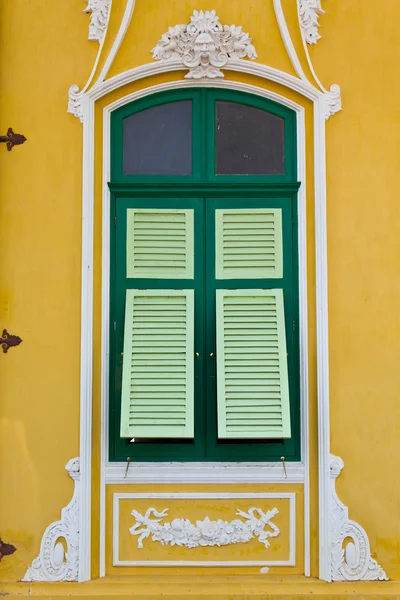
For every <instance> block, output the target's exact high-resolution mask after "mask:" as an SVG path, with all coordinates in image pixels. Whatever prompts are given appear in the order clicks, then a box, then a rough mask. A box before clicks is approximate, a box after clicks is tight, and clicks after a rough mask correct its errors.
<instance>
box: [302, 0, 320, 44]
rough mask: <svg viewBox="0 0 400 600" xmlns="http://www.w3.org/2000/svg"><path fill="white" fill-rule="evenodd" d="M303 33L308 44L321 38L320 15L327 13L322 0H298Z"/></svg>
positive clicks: (314, 42)
mask: <svg viewBox="0 0 400 600" xmlns="http://www.w3.org/2000/svg"><path fill="white" fill-rule="evenodd" d="M298 11H299V18H300V26H301V33H302V35H303V38H304V39H305V41H306V42H307V44H310V45H311V44H316V43H317V41H318V40H319V39H321V36H320V34H319V33H318V29H319V22H318V19H319V15H323V14H325V11H324V10H322V6H321V0H298Z"/></svg>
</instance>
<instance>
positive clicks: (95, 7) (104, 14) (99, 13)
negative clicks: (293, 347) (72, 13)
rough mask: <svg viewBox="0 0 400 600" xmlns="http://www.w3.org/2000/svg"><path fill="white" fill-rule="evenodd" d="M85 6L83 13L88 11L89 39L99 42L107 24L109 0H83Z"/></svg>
mask: <svg viewBox="0 0 400 600" xmlns="http://www.w3.org/2000/svg"><path fill="white" fill-rule="evenodd" d="M84 2H87V7H86V8H85V9H84V10H83V12H84V13H90V24H89V40H95V41H97V42H99V43H100V42H101V40H102V39H103V37H104V35H105V33H106V31H107V25H108V19H109V14H110V5H111V0H84Z"/></svg>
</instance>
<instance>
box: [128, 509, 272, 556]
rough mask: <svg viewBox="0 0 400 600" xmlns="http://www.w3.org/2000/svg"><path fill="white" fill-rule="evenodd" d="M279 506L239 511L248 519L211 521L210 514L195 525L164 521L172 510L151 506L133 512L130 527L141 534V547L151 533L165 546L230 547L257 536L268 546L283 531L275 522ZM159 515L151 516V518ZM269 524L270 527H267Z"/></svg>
mask: <svg viewBox="0 0 400 600" xmlns="http://www.w3.org/2000/svg"><path fill="white" fill-rule="evenodd" d="M278 512H279V511H278V509H277V508H273V509H272V510H268V511H266V512H263V511H262V510H261V508H255V507H253V508H250V509H249V511H248V512H247V513H245V512H243V511H242V510H238V511H237V513H236V514H237V515H238V516H240V517H242V518H243V519H244V521H243V520H240V519H234V520H233V521H223V520H222V519H218V521H211V519H210V518H209V517H206V518H205V519H203V520H202V521H196V524H195V525H194V524H193V523H192V522H191V521H190V520H189V519H174V520H173V521H172V522H171V523H162V524H161V523H160V521H162V520H163V519H164V517H166V516H167V514H168V509H166V508H165V509H164V510H163V511H162V512H157V510H156V509H155V508H149V509H147V511H146V513H145V514H144V515H142V514H140V513H139V512H137V511H136V510H133V511H132V513H131V514H132V516H133V517H135V520H136V523H135V524H134V525H133V526H132V527H131V528H130V529H129V531H130V533H131V534H132V535H137V536H139V537H138V548H143V540H144V539H147V538H148V537H150V536H151V539H152V541H153V542H161V544H162V545H163V546H168V545H170V546H185V547H186V548H197V547H198V546H227V545H229V544H239V543H244V544H245V543H247V542H249V541H250V540H252V539H253V538H257V539H258V541H259V542H261V543H262V544H264V546H265V547H266V548H268V547H269V545H270V543H269V541H268V538H271V537H276V536H277V535H279V533H280V530H279V529H278V527H277V526H276V525H275V524H274V523H273V522H272V519H273V517H275V515H277V514H278ZM152 516H153V517H156V518H151V517H152ZM266 526H268V527H269V529H267V530H265V527H266Z"/></svg>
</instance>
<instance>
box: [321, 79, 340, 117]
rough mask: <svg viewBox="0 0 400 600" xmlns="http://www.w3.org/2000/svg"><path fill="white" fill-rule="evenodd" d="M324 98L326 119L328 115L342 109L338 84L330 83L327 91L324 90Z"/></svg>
mask: <svg viewBox="0 0 400 600" xmlns="http://www.w3.org/2000/svg"><path fill="white" fill-rule="evenodd" d="M324 98H325V101H326V111H325V120H328V119H329V117H331V116H332V115H335V114H336V113H337V112H339V111H340V110H342V99H341V96H340V86H338V85H337V84H336V83H334V84H333V85H331V87H330V89H329V92H328V91H326V92H325V93H324Z"/></svg>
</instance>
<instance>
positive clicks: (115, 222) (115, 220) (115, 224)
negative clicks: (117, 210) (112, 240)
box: [114, 215, 117, 227]
mask: <svg viewBox="0 0 400 600" xmlns="http://www.w3.org/2000/svg"><path fill="white" fill-rule="evenodd" d="M116 226H117V215H115V217H114V227H116Z"/></svg>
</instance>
